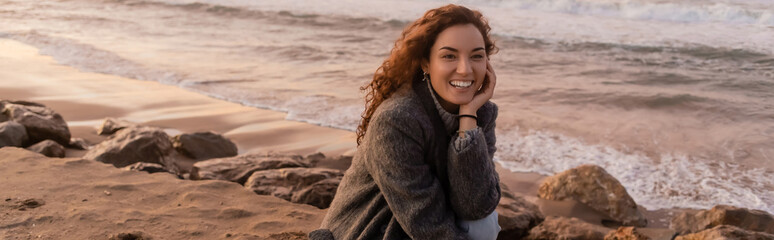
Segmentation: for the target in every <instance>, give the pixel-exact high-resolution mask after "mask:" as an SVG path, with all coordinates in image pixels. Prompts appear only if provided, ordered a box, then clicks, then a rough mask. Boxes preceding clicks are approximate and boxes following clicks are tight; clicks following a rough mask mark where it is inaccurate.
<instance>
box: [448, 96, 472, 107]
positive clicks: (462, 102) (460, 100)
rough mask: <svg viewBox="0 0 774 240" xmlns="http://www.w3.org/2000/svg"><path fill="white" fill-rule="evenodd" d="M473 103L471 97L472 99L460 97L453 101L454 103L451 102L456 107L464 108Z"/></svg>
mask: <svg viewBox="0 0 774 240" xmlns="http://www.w3.org/2000/svg"><path fill="white" fill-rule="evenodd" d="M471 101H473V98H472V97H470V98H468V97H460V98H456V99H453V100H452V101H449V102H450V103H453V104H454V105H459V106H462V105H465V104H468V103H470V102H471Z"/></svg>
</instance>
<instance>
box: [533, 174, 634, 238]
mask: <svg viewBox="0 0 774 240" xmlns="http://www.w3.org/2000/svg"><path fill="white" fill-rule="evenodd" d="M538 196H539V197H540V198H543V199H548V200H565V199H572V200H575V201H578V202H581V203H583V204H586V205H587V206H589V207H591V208H592V209H594V210H597V211H599V212H601V213H604V214H607V215H608V216H609V217H610V218H611V219H612V220H614V221H617V222H620V223H621V224H623V225H626V226H636V227H645V226H647V223H648V222H647V219H645V217H644V216H643V215H642V213H641V212H640V211H639V210H638V209H637V203H635V202H634V199H632V197H631V196H629V193H628V192H626V188H624V187H623V185H621V183H620V182H618V180H617V179H615V178H614V177H613V176H611V175H610V174H609V173H607V171H605V169H603V168H601V167H599V166H596V165H582V166H579V167H576V168H573V169H570V170H567V171H564V172H561V173H559V174H556V175H554V176H551V177H548V178H546V180H545V181H544V182H543V184H541V185H540V189H538Z"/></svg>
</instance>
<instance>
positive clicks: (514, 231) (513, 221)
mask: <svg viewBox="0 0 774 240" xmlns="http://www.w3.org/2000/svg"><path fill="white" fill-rule="evenodd" d="M500 191H501V194H500V196H501V197H500V203H499V205H497V209H496V211H497V214H498V217H497V221H498V222H499V224H500V228H502V229H501V230H500V233H499V234H498V235H497V239H499V240H507V239H521V238H523V237H524V236H526V235H527V234H528V233H529V230H530V229H532V228H534V227H535V226H537V225H538V224H540V223H541V222H543V220H544V219H545V217H544V216H543V214H542V213H540V208H538V206H537V205H535V204H532V203H530V202H528V201H527V200H525V199H524V198H522V197H520V196H516V195H514V194H513V193H512V192H511V191H510V190H509V189H508V187H507V186H506V185H505V184H502V183H500Z"/></svg>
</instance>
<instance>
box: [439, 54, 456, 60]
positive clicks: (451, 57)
mask: <svg viewBox="0 0 774 240" xmlns="http://www.w3.org/2000/svg"><path fill="white" fill-rule="evenodd" d="M441 58H443V59H455V58H457V56H454V55H453V54H446V55H443V56H441Z"/></svg>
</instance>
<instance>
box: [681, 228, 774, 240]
mask: <svg viewBox="0 0 774 240" xmlns="http://www.w3.org/2000/svg"><path fill="white" fill-rule="evenodd" d="M705 239H712V240H774V235H773V234H768V233H763V232H755V231H749V230H745V229H741V228H738V227H735V226H729V225H719V226H715V227H713V228H710V229H707V230H704V231H701V232H698V233H692V234H687V235H682V236H677V237H676V238H675V240H705Z"/></svg>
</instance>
